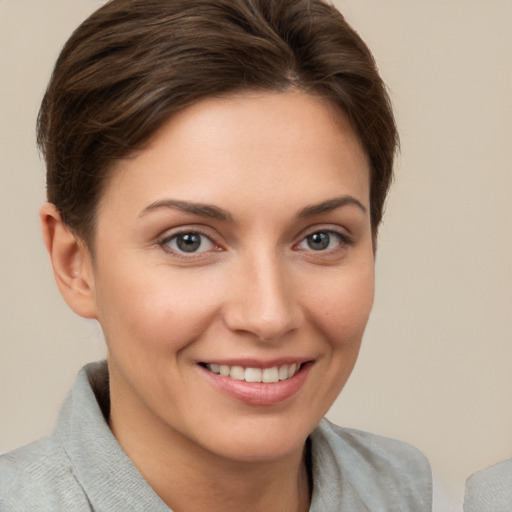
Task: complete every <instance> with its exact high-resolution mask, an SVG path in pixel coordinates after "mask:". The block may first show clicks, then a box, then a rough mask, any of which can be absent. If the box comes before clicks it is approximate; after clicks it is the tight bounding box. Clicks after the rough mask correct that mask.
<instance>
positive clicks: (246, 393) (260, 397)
mask: <svg viewBox="0 0 512 512" xmlns="http://www.w3.org/2000/svg"><path fill="white" fill-rule="evenodd" d="M312 366H313V364H312V363H305V364H303V365H302V367H301V369H300V370H299V371H298V372H297V373H296V374H295V375H294V376H293V377H290V378H289V379H286V380H281V381H279V382H272V383H264V382H246V381H245V380H236V379H232V378H231V377H225V376H223V375H218V374H217V373H213V372H211V371H210V370H207V369H206V368H204V367H202V366H199V365H198V368H199V369H200V370H201V371H202V372H203V374H204V375H205V377H206V378H207V379H208V380H209V381H210V383H211V384H213V385H214V386H215V387H216V388H217V389H218V390H219V391H221V392H222V393H224V394H225V395H228V396H229V397H231V398H235V399H236V400H239V401H241V402H244V403H246V404H249V405H261V406H269V405H276V404H279V403H281V402H284V401H285V400H287V399H288V398H291V397H292V396H293V395H295V394H296V393H298V391H299V390H300V389H301V388H302V386H303V384H304V382H305V381H306V378H307V376H308V373H309V370H310V369H311V367H312Z"/></svg>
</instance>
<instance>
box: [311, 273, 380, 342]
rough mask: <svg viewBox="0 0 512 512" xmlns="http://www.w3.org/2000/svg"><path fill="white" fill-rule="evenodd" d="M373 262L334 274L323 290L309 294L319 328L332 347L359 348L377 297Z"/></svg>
mask: <svg viewBox="0 0 512 512" xmlns="http://www.w3.org/2000/svg"><path fill="white" fill-rule="evenodd" d="M374 284H375V279H374V268H373V265H372V264H368V265H364V266H362V267H361V268H359V269H357V270H355V271H351V272H347V273H344V274H343V275H341V276H335V277H333V278H332V279H331V280H330V281H329V283H328V286H325V287H324V288H323V290H320V289H316V291H315V292H313V293H314V295H313V294H310V297H311V300H312V302H313V303H314V304H315V315H314V316H315V319H316V323H317V327H318V328H319V329H320V330H322V331H323V332H324V335H325V336H326V338H327V339H328V340H329V341H330V343H331V345H333V348H343V349H347V350H348V349H351V348H354V349H356V350H358V349H359V344H360V341H361V338H362V336H363V333H364V330H365V328H366V324H367V322H368V318H369V316H370V312H371V309H372V306H373V298H374Z"/></svg>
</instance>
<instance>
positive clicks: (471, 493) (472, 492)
mask: <svg viewBox="0 0 512 512" xmlns="http://www.w3.org/2000/svg"><path fill="white" fill-rule="evenodd" d="M510 510H512V459H508V460H506V461H504V462H500V463H499V464H495V465H494V466H491V467H489V468H486V469H481V470H480V471H477V472H476V473H474V474H473V475H471V476H470V477H469V478H468V480H467V482H466V491H465V495H464V511H465V512H509V511H510Z"/></svg>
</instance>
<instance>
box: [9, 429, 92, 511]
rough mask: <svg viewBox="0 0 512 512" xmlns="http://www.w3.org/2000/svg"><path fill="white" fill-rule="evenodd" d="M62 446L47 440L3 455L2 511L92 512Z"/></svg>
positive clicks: (49, 439) (49, 438)
mask: <svg viewBox="0 0 512 512" xmlns="http://www.w3.org/2000/svg"><path fill="white" fill-rule="evenodd" d="M84 504H85V505H86V504H87V499H86V498H85V496H84V494H83V491H82V488H81V486H80V484H79V483H78V481H77V480H76V478H75V476H74V474H73V470H72V467H71V464H70V462H69V459H68V457H67V455H66V453H65V451H64V449H63V448H62V446H61V445H60V444H59V443H58V442H57V441H56V440H55V439H54V438H53V437H52V436H49V437H46V438H44V439H41V440H39V441H36V442H33V443H31V444H29V445H27V446H23V447H21V448H18V449H16V450H13V451H11V452H8V453H6V454H4V455H1V456H0V510H1V511H2V512H11V511H12V512H14V511H20V510H23V511H24V512H31V511H34V512H35V511H38V512H40V511H41V510H45V511H60V510H73V511H77V512H78V511H80V512H82V511H86V510H90V508H89V507H88V506H85V507H84Z"/></svg>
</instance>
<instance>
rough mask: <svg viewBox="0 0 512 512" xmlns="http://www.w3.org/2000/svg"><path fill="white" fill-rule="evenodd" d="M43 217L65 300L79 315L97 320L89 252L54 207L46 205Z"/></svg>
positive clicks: (46, 238) (54, 268)
mask: <svg viewBox="0 0 512 512" xmlns="http://www.w3.org/2000/svg"><path fill="white" fill-rule="evenodd" d="M39 216H40V219H41V227H42V231H43V238H44V243H45V245H46V248H47V250H48V254H49V255H50V260H51V263H52V267H53V274H54V276H55V280H56V282H57V286H58V288H59V290H60V293H61V295H62V297H63V298H64V300H65V301H66V303H67V304H68V306H69V307H70V308H71V309H72V310H73V311H74V312H75V313H77V314H78V315H80V316H82V317H85V318H97V314H96V301H95V296H94V274H93V268H92V261H91V255H90V252H89V250H88V249H87V247H86V246H85V244H84V243H83V242H82V241H81V240H80V239H79V238H78V237H77V236H76V235H75V234H74V233H73V232H72V231H71V230H70V229H69V227H68V226H67V225H66V224H64V222H63V221H62V218H61V216H60V214H59V212H58V210H57V208H56V207H55V205H54V204H52V203H46V204H44V205H43V207H42V208H41V211H40V213H39Z"/></svg>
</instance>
